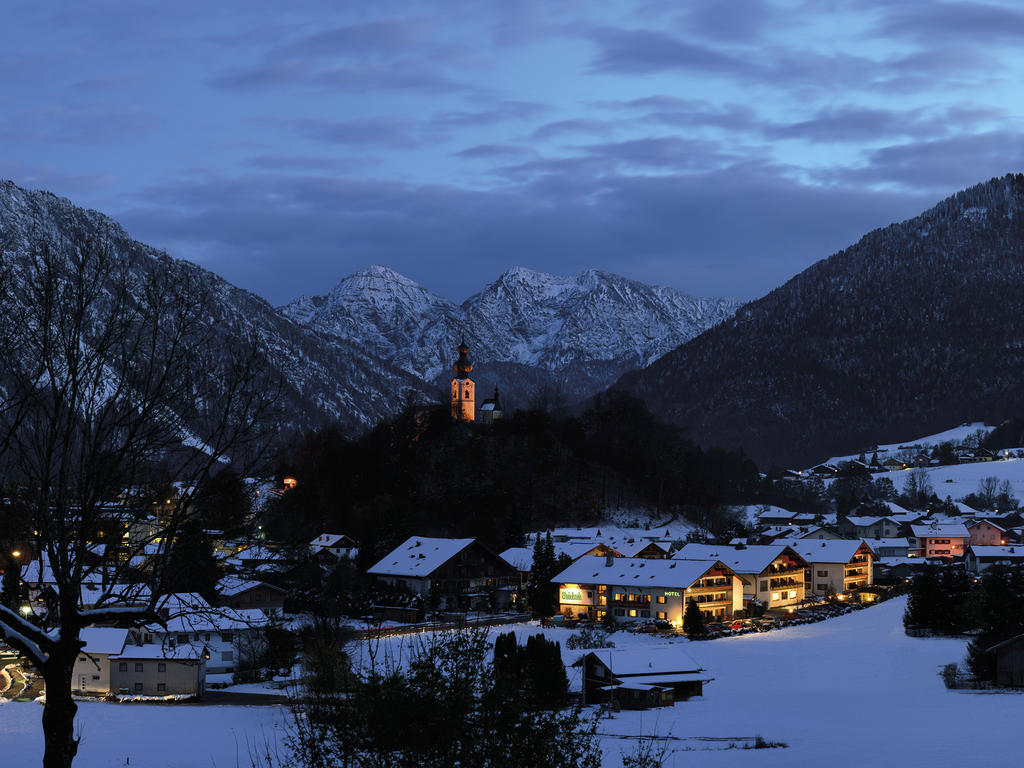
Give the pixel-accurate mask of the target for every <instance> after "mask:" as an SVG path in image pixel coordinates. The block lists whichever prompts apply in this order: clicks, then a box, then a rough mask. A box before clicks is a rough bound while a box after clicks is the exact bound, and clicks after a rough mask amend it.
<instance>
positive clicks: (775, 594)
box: [772, 592, 779, 600]
mask: <svg viewBox="0 0 1024 768" xmlns="http://www.w3.org/2000/svg"><path fill="white" fill-rule="evenodd" d="M778 599H779V593H778V592H772V600H778Z"/></svg>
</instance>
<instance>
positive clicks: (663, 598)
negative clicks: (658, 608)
mask: <svg viewBox="0 0 1024 768" xmlns="http://www.w3.org/2000/svg"><path fill="white" fill-rule="evenodd" d="M658 602H659V603H662V604H664V603H665V596H664V595H658Z"/></svg>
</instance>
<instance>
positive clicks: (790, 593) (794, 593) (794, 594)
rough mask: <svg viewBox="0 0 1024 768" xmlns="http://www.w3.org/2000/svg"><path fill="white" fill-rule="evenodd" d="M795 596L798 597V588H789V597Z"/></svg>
mask: <svg viewBox="0 0 1024 768" xmlns="http://www.w3.org/2000/svg"><path fill="white" fill-rule="evenodd" d="M794 597H796V590H795V589H791V590H789V599H790V600H792V599H793V598H794Z"/></svg>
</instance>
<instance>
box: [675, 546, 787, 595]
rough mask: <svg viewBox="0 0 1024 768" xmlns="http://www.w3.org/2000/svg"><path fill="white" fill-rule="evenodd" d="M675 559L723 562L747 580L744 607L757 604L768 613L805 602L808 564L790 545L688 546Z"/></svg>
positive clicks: (745, 582) (744, 590)
mask: <svg viewBox="0 0 1024 768" xmlns="http://www.w3.org/2000/svg"><path fill="white" fill-rule="evenodd" d="M674 559H675V560H720V561H721V562H722V563H723V564H725V565H726V566H727V567H728V568H730V569H732V571H733V572H735V573H736V574H737V575H738V576H739V577H740V579H741V580H742V581H743V607H744V608H747V607H749V605H750V603H751V602H752V601H755V600H756V601H757V602H758V603H760V604H761V605H763V606H764V607H765V609H767V610H774V609H780V608H782V609H784V608H789V607H791V606H795V605H797V604H799V603H800V602H802V601H803V599H804V569H805V568H806V567H807V563H806V562H805V561H804V559H803V558H802V557H800V555H798V554H797V553H796V551H795V550H794V549H793V548H792V547H791V546H789V545H784V544H761V545H753V546H746V547H743V546H739V547H728V546H720V545H717V544H687V545H686V546H684V547H683V548H682V549H681V550H679V552H677V553H676V554H675V555H674Z"/></svg>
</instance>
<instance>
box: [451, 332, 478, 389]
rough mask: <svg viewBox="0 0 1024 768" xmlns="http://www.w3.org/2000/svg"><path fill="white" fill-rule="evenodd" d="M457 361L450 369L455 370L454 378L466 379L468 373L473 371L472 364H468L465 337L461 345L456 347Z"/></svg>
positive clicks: (467, 348) (467, 349)
mask: <svg viewBox="0 0 1024 768" xmlns="http://www.w3.org/2000/svg"><path fill="white" fill-rule="evenodd" d="M458 351H459V359H458V360H456V361H455V365H453V366H452V368H454V369H455V378H457V379H468V378H469V372H470V371H472V370H473V364H472V363H471V362H469V347H468V346H466V337H465V335H463V337H462V343H461V344H459V346H458Z"/></svg>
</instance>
